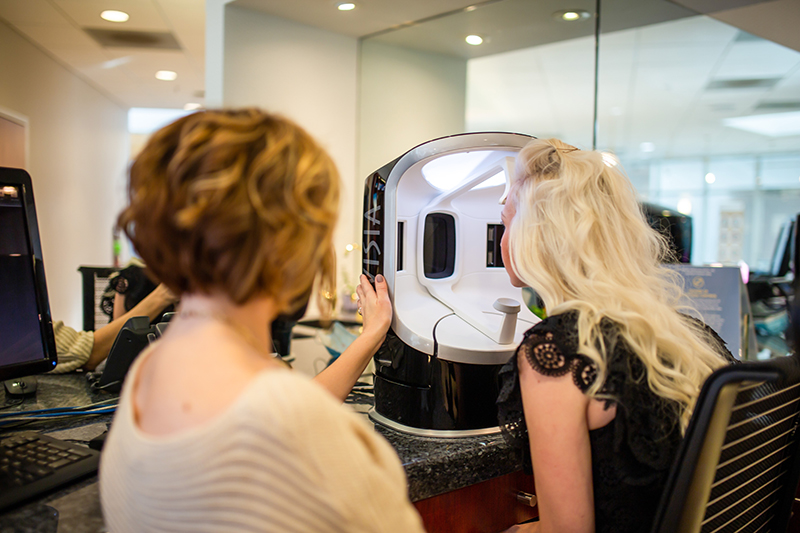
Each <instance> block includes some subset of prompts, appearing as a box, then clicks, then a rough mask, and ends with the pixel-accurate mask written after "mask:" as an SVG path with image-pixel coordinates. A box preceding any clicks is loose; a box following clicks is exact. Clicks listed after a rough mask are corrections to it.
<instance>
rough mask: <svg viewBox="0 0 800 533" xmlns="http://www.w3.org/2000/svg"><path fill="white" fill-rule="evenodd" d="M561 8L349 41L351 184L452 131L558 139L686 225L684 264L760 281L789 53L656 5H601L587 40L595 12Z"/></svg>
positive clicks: (793, 142)
mask: <svg viewBox="0 0 800 533" xmlns="http://www.w3.org/2000/svg"><path fill="white" fill-rule="evenodd" d="M569 8H570V10H571V12H572V13H574V15H573V14H570V15H569V16H568V17H567V19H569V18H572V19H573V20H565V18H564V15H565V4H564V3H563V2H560V1H532V0H498V1H490V2H483V3H480V4H477V5H475V6H473V7H472V8H466V9H464V10H459V11H457V12H454V13H450V14H446V15H444V16H439V17H434V18H432V19H429V20H425V21H419V22H417V23H413V24H409V25H406V26H404V27H400V28H396V29H393V30H389V31H385V32H381V33H379V34H375V35H372V36H369V37H367V38H365V39H363V40H362V42H361V51H362V63H361V65H362V67H361V68H362V72H361V81H360V93H361V110H360V132H361V140H360V146H359V153H360V156H359V172H360V175H362V176H365V175H366V174H367V173H369V172H371V171H373V170H375V169H377V168H378V167H379V166H381V165H383V164H385V163H387V162H388V161H390V160H392V159H393V158H394V157H397V156H399V155H401V154H402V153H403V152H404V151H406V150H408V149H410V148H411V147H413V146H414V145H416V144H419V143H421V142H425V141H427V140H429V139H432V138H435V137H439V136H443V135H451V134H454V133H459V132H463V131H512V132H520V133H527V134H530V135H534V136H537V137H551V136H552V137H559V138H561V139H563V140H565V141H567V142H569V143H571V144H573V145H575V146H578V147H580V148H587V149H588V148H592V147H593V146H596V147H597V148H598V149H601V150H605V151H609V152H612V153H614V154H615V155H616V156H617V158H618V159H619V160H620V162H621V163H622V165H623V166H624V167H625V169H626V171H627V172H628V174H629V176H630V178H631V181H632V182H633V184H634V186H635V187H636V189H637V191H638V193H639V195H640V197H641V198H642V200H645V201H648V202H651V203H655V204H658V205H662V206H664V207H666V208H669V209H671V210H677V211H680V212H683V213H686V214H688V215H690V216H691V217H692V219H693V223H694V228H695V229H694V235H695V238H694V239H693V246H692V248H693V249H692V262H693V263H696V264H705V263H715V262H722V263H732V264H735V263H737V262H740V261H744V262H746V263H747V264H748V265H749V266H750V268H751V270H754V271H762V270H766V269H768V267H769V263H770V261H771V259H772V255H773V249H774V246H775V241H776V239H777V238H778V235H779V233H780V230H781V228H782V226H783V225H784V222H785V219H788V218H789V217H790V216H793V215H796V214H797V211H800V97H798V95H800V52H798V51H797V50H793V49H791V48H788V47H786V46H782V45H780V44H776V43H774V42H771V41H769V40H766V39H763V38H760V37H757V36H755V35H752V34H750V33H747V32H745V31H742V30H740V29H738V28H736V27H734V26H732V25H729V24H726V23H723V22H720V21H718V20H715V19H714V18H711V17H709V16H706V15H700V14H697V13H696V12H694V11H692V10H689V9H687V8H685V7H682V6H680V5H678V4H677V3H674V2H669V1H666V0H603V1H602V4H601V5H600V23H601V24H600V30H601V31H600V34H599V38H598V39H596V38H595V21H596V19H595V16H594V14H595V12H596V9H597V6H596V4H595V2H594V1H593V0H577V1H575V2H571V3H570V4H569ZM470 35H474V36H477V37H479V38H480V39H482V43H481V44H479V45H470V44H468V43H467V41H466V39H467V36H470ZM596 65H597V68H595V66H596ZM595 77H596V79H595ZM595 84H596V85H595ZM596 86H597V89H598V90H597V92H596V93H595V87H596ZM595 103H596V107H595ZM595 113H596V119H597V120H596V122H595Z"/></svg>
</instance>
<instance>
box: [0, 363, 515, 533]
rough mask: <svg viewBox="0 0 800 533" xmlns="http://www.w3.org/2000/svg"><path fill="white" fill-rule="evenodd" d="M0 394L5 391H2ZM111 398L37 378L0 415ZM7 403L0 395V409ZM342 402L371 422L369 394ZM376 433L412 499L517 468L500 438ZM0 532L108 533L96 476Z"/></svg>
mask: <svg viewBox="0 0 800 533" xmlns="http://www.w3.org/2000/svg"><path fill="white" fill-rule="evenodd" d="M0 390H2V389H0ZM2 394H4V393H3V392H0V395H2ZM113 397H114V396H113V395H110V394H107V393H101V392H94V391H92V390H91V389H90V387H89V385H88V383H87V382H86V379H85V376H84V375H82V374H69V375H62V376H40V377H39V390H38V392H37V394H36V397H34V398H28V399H26V400H25V401H24V402H23V403H22V404H20V405H14V406H12V407H8V408H6V409H3V410H2V411H0V413H8V412H12V411H29V410H34V409H47V408H52V407H63V406H77V405H86V404H89V403H94V402H98V401H103V400H107V399H109V398H113ZM7 401H8V400H6V399H5V398H4V397H3V396H0V407H2V406H3V404H4V403H6V402H7ZM346 403H347V404H348V405H350V406H351V407H352V408H353V409H354V410H355V411H356V412H359V413H362V414H363V416H364V417H365V419H366V420H369V418H368V416H367V412H368V411H369V409H370V408H371V407H372V403H373V401H372V397H371V396H370V395H369V394H364V393H355V394H352V395H351V396H350V398H348V401H347V402H346ZM110 421H111V415H101V416H98V417H93V418H89V419H80V420H71V421H70V420H67V421H53V422H45V423H36V424H35V425H27V426H25V427H24V429H26V430H28V429H30V430H34V431H41V432H43V433H48V434H51V435H53V436H55V437H58V438H61V439H65V440H72V441H77V442H88V441H89V440H91V439H92V438H94V437H96V436H97V435H99V434H101V433H103V432H104V431H105V430H106V428H107V425H108V423H109V422H110ZM20 429H23V428H20ZM375 429H376V431H378V432H379V433H380V434H381V435H383V436H384V437H385V438H386V439H387V440H388V441H389V443H391V444H392V446H394V448H395V449H396V450H397V453H398V455H399V456H400V459H401V461H402V463H403V466H404V467H405V470H406V475H407V477H408V483H409V495H410V497H411V499H412V500H413V501H418V500H423V499H425V498H430V497H432V496H436V495H438V494H443V493H446V492H450V491H452V490H456V489H459V488H462V487H466V486H468V485H472V484H475V483H480V482H482V481H486V480H489V479H492V478H495V477H498V476H501V475H504V474H508V473H511V472H514V471H516V470H519V469H520V468H521V464H520V463H519V461H518V460H517V459H516V458H515V457H514V455H513V454H512V452H511V450H510V449H509V448H508V447H507V446H506V445H505V443H504V442H503V438H502V437H501V436H500V435H499V434H498V435H491V436H483V437H470V438H458V439H442V438H431V437H416V436H412V435H406V434H403V433H399V432H397V431H394V430H392V429H389V428H386V427H383V426H380V425H378V426H376V427H375ZM11 432H12V431H9V430H3V432H2V433H0V436H7V435H9V434H11ZM0 531H2V532H3V533H28V532H37V533H50V532H52V533H56V531H58V532H70V533H84V532H86V533H97V532H104V531H106V528H105V525H104V522H103V515H102V512H101V509H100V501H99V494H98V485H97V477H96V476H95V477H92V478H89V479H86V480H84V481H81V482H79V483H77V484H74V485H71V486H69V487H67V488H64V489H61V490H59V491H56V492H54V493H52V494H49V495H47V496H45V497H43V498H41V499H40V500H38V501H33V502H30V503H27V504H25V505H22V506H21V507H19V508H17V509H13V510H10V511H6V512H5V513H2V514H0Z"/></svg>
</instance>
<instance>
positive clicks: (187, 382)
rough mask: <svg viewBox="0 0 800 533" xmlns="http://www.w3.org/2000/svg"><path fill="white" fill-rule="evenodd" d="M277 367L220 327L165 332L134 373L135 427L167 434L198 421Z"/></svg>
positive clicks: (219, 409) (226, 404)
mask: <svg viewBox="0 0 800 533" xmlns="http://www.w3.org/2000/svg"><path fill="white" fill-rule="evenodd" d="M280 368H281V367H280V365H278V364H277V363H274V362H272V361H270V360H269V359H268V358H266V357H265V356H264V355H263V354H260V353H258V352H257V351H256V350H255V349H253V348H251V347H250V346H249V345H248V344H247V343H245V342H242V341H241V340H240V339H238V338H237V337H236V336H232V335H230V332H228V331H226V330H225V328H224V327H222V328H221V329H220V330H216V329H215V328H214V327H210V328H207V329H206V330H202V331H190V332H185V333H179V334H176V335H173V336H171V337H170V336H166V337H165V338H164V339H163V340H162V341H160V342H159V343H158V344H157V345H156V346H154V347H153V351H152V352H151V353H150V354H148V356H147V359H146V360H144V361H143V362H142V364H141V367H140V368H139V369H138V373H137V375H136V376H135V379H136V382H135V383H134V384H133V391H132V399H133V402H134V413H135V415H136V419H137V423H138V425H139V428H140V429H141V430H142V431H144V432H145V433H150V434H154V435H168V434H170V433H173V432H176V431H179V430H183V429H188V428H190V427H194V426H197V425H200V424H202V423H204V422H207V421H208V420H210V419H211V418H213V417H215V416H217V415H219V414H221V413H222V412H224V411H225V410H226V409H227V408H228V407H230V406H231V405H232V404H233V403H234V402H235V401H236V400H237V399H238V398H239V396H240V395H241V394H242V392H243V391H244V390H245V388H246V387H247V385H248V384H249V383H250V382H251V381H252V380H253V379H255V377H256V376H257V375H258V374H259V373H260V372H262V371H265V370H270V369H275V370H278V369H280Z"/></svg>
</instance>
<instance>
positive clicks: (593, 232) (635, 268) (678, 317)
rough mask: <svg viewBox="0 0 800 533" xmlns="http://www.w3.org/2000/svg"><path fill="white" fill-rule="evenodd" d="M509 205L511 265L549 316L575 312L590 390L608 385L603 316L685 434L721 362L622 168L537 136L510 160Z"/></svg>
mask: <svg viewBox="0 0 800 533" xmlns="http://www.w3.org/2000/svg"><path fill="white" fill-rule="evenodd" d="M508 201H509V202H513V204H514V207H515V208H516V215H515V216H514V218H513V219H512V220H511V222H510V224H509V227H508V228H507V231H508V232H509V253H510V258H511V263H512V268H513V269H514V272H515V273H516V274H517V277H518V278H519V279H520V280H521V281H522V282H523V283H525V284H526V285H528V286H530V287H531V288H532V289H534V290H535V291H536V292H537V293H538V294H539V296H540V297H541V299H542V301H543V302H544V304H545V307H546V309H547V311H548V313H549V314H550V315H557V314H561V313H564V312H567V311H575V312H577V315H578V346H579V349H578V351H579V353H581V354H582V355H585V356H587V357H589V358H590V359H592V361H594V362H595V363H596V364H597V368H598V379H596V380H595V384H594V385H593V386H592V388H590V389H589V391H588V394H589V395H590V396H592V397H595V396H597V395H598V394H599V392H600V388H601V387H602V384H603V383H604V382H605V376H606V370H607V352H608V351H610V350H611V349H613V347H612V346H606V344H605V342H604V337H603V335H602V332H601V329H600V323H601V321H602V320H603V319H606V318H607V319H610V320H612V321H614V322H615V323H616V324H618V325H619V328H618V337H617V339H616V340H624V341H625V342H626V343H627V344H628V346H629V347H630V348H631V350H632V351H633V353H635V354H636V355H637V356H638V357H639V358H640V359H641V361H642V363H643V364H644V366H645V368H646V369H647V383H648V385H649V387H650V388H651V389H652V390H653V392H654V393H656V394H657V395H659V396H661V397H663V398H666V399H669V400H674V401H676V402H678V404H679V405H680V406H681V429H682V430H685V428H686V425H687V424H688V421H689V418H690V417H691V412H692V408H693V406H694V403H695V400H696V399H697V395H698V393H699V389H700V386H701V385H702V383H703V381H704V380H705V378H706V377H707V376H708V375H709V374H710V373H711V372H712V371H713V370H714V369H716V368H718V367H720V366H723V365H724V364H725V361H724V359H723V358H722V356H721V355H720V354H718V353H717V352H716V351H715V350H714V349H712V346H713V344H711V343H712V341H711V339H710V338H709V335H708V334H707V333H706V332H705V330H704V329H702V327H701V326H700V325H698V324H697V323H696V322H694V321H691V320H689V319H687V318H686V317H685V316H684V315H682V314H680V313H681V312H686V311H687V310H688V309H687V308H686V306H685V305H684V304H685V300H683V301H682V296H683V283H682V281H681V278H680V275H679V274H678V273H676V272H675V271H674V270H671V269H669V268H666V267H664V266H663V263H662V262H663V260H664V259H665V258H666V257H667V254H669V251H668V247H667V245H666V242H665V240H664V238H663V237H661V235H659V234H658V233H657V232H656V231H654V230H653V229H651V228H650V226H649V225H648V224H647V222H646V221H645V218H644V216H643V214H642V211H641V209H640V207H639V204H638V202H637V200H636V194H635V192H634V190H633V187H632V185H631V183H630V181H628V179H627V177H626V176H625V174H624V172H623V171H622V169H621V168H620V167H619V166H617V165H607V164H606V163H605V162H604V160H603V157H602V154H601V153H600V152H596V151H583V150H578V149H576V148H574V147H572V146H569V145H567V144H565V143H563V142H561V141H559V140H557V139H534V140H533V141H531V142H530V143H529V144H528V145H527V146H526V147H525V148H523V150H522V151H521V152H520V154H519V156H518V157H517V168H516V176H515V179H514V183H513V184H512V189H511V194H510V196H509V199H508ZM612 342H613V340H612Z"/></svg>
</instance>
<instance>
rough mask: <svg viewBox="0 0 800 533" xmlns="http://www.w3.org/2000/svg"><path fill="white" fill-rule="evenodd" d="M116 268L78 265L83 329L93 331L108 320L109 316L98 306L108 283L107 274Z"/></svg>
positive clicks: (116, 269) (109, 274)
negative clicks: (80, 282)
mask: <svg viewBox="0 0 800 533" xmlns="http://www.w3.org/2000/svg"><path fill="white" fill-rule="evenodd" d="M118 270H119V268H116V267H96V266H81V267H78V272H80V273H81V278H82V279H81V281H82V285H81V286H82V288H83V330H84V331H94V330H96V329H98V328H100V327H102V326H105V325H106V324H108V323H109V322H110V320H111V319H110V317H109V316H108V315H107V314H105V313H104V312H103V309H102V308H101V306H100V300H101V297H102V296H103V291H104V290H105V289H106V286H107V285H108V278H109V276H111V274H113V273H114V272H117V271H118Z"/></svg>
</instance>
